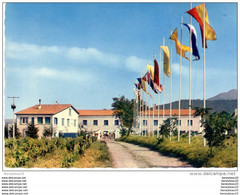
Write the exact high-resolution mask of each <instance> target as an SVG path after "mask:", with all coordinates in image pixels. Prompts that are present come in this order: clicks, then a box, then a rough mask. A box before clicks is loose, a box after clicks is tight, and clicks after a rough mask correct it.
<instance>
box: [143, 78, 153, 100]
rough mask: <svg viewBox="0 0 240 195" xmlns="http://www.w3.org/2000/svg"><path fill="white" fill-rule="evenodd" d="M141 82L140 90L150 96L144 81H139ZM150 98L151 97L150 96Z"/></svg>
mask: <svg viewBox="0 0 240 195" xmlns="http://www.w3.org/2000/svg"><path fill="white" fill-rule="evenodd" d="M141 82H142V89H143V90H144V91H145V92H146V94H148V95H150V93H148V92H147V89H146V84H145V83H146V81H144V80H143V79H141ZM150 96H151V95H150Z"/></svg>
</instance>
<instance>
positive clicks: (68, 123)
mask: <svg viewBox="0 0 240 195" xmlns="http://www.w3.org/2000/svg"><path fill="white" fill-rule="evenodd" d="M69 125H70V120H69V119H67V126H68V127H69Z"/></svg>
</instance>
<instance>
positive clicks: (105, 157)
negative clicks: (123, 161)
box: [73, 141, 111, 168]
mask: <svg viewBox="0 0 240 195" xmlns="http://www.w3.org/2000/svg"><path fill="white" fill-rule="evenodd" d="M73 167H76V168H96V167H98V168H106V167H111V160H110V154H109V152H108V148H107V146H106V143H105V142H103V141H101V142H94V143H93V144H92V145H91V146H90V147H89V148H88V149H87V150H86V151H85V153H84V155H83V156H82V157H80V159H79V160H77V161H75V162H74V164H73Z"/></svg>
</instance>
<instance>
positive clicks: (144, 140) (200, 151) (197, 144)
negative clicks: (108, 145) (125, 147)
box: [119, 135, 237, 167]
mask: <svg viewBox="0 0 240 195" xmlns="http://www.w3.org/2000/svg"><path fill="white" fill-rule="evenodd" d="M119 141H125V142H128V143H133V144H138V145H142V146H146V147H149V148H151V149H154V150H157V151H159V152H161V153H163V154H165V155H169V156H175V157H179V158H181V159H183V160H186V161H188V162H189V163H190V164H192V165H193V166H195V167H237V138H236V137H231V138H229V139H227V140H225V143H224V146H223V147H218V148H216V147H215V148H214V150H213V155H210V149H209V147H208V146H206V147H204V146H203V138H202V137H201V136H195V137H192V139H191V143H190V144H189V143H188V138H187V137H185V138H181V140H180V142H178V141H177V138H176V137H174V138H173V139H172V141H170V140H169V139H164V140H162V141H160V140H158V139H157V138H156V137H142V136H132V135H131V136H129V137H123V138H120V139H119Z"/></svg>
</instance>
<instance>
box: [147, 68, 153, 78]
mask: <svg viewBox="0 0 240 195" xmlns="http://www.w3.org/2000/svg"><path fill="white" fill-rule="evenodd" d="M147 68H148V70H149V72H150V75H151V77H152V79H153V78H154V68H153V66H152V65H147Z"/></svg>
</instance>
